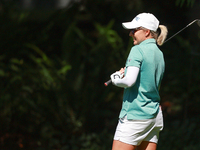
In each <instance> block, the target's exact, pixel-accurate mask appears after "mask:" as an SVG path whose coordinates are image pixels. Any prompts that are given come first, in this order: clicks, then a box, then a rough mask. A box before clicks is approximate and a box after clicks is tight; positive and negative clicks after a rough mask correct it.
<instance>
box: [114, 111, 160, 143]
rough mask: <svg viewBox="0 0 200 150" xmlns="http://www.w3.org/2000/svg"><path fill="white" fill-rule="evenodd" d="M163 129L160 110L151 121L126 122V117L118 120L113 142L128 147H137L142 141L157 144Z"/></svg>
mask: <svg viewBox="0 0 200 150" xmlns="http://www.w3.org/2000/svg"><path fill="white" fill-rule="evenodd" d="M162 129H163V115H162V110H161V108H160V109H159V113H158V114H157V116H156V117H155V118H153V119H147V120H127V117H126V116H125V117H124V118H120V119H119V122H118V125H117V128H116V132H115V136H114V140H118V141H121V142H123V143H127V144H130V145H135V146H138V145H140V143H141V142H142V141H149V142H153V143H157V142H158V139H159V132H160V131H162Z"/></svg>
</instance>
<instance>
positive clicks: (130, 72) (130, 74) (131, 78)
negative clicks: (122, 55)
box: [111, 66, 140, 88]
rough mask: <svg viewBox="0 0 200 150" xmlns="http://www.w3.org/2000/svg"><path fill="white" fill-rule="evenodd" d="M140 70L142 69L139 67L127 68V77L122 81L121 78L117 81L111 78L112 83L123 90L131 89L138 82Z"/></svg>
mask: <svg viewBox="0 0 200 150" xmlns="http://www.w3.org/2000/svg"><path fill="white" fill-rule="evenodd" d="M139 70H140V69H139V68H138V67H134V66H129V67H128V68H127V72H126V76H125V77H124V78H122V79H120V78H119V77H118V78H115V79H112V78H111V79H112V83H113V84H114V85H116V86H118V87H123V88H127V87H131V86H133V85H134V84H135V82H136V80H137V76H138V73H139Z"/></svg>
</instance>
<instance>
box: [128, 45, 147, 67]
mask: <svg viewBox="0 0 200 150" xmlns="http://www.w3.org/2000/svg"><path fill="white" fill-rule="evenodd" d="M142 61H143V55H142V53H141V50H140V49H139V47H138V46H134V47H132V49H131V51H130V53H129V56H128V58H127V60H126V67H128V66H135V67H138V68H140V66H141V64H142Z"/></svg>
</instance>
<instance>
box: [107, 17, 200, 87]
mask: <svg viewBox="0 0 200 150" xmlns="http://www.w3.org/2000/svg"><path fill="white" fill-rule="evenodd" d="M195 22H197V24H198V26H199V27H200V19H196V20H194V21H192V22H191V23H189V24H188V25H187V26H185V27H184V28H183V29H181V30H179V31H178V32H177V33H175V34H174V35H172V36H171V37H170V38H168V39H167V40H165V42H164V43H166V42H167V41H169V40H170V39H171V38H173V37H174V36H176V35H177V34H179V33H180V32H181V31H183V30H185V29H186V28H187V27H189V26H190V25H192V24H193V23H195ZM111 82H112V80H111V79H110V80H108V81H107V82H105V83H104V85H105V86H108V85H109V84H110V83H111Z"/></svg>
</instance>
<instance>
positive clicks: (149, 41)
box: [140, 38, 156, 44]
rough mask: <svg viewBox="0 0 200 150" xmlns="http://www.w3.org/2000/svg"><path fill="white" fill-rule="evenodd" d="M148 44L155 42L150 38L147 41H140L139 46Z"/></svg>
mask: <svg viewBox="0 0 200 150" xmlns="http://www.w3.org/2000/svg"><path fill="white" fill-rule="evenodd" d="M149 43H154V44H155V43H156V40H155V39H153V38H151V39H147V40H144V41H142V42H141V43H140V44H149Z"/></svg>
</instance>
